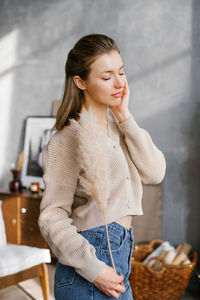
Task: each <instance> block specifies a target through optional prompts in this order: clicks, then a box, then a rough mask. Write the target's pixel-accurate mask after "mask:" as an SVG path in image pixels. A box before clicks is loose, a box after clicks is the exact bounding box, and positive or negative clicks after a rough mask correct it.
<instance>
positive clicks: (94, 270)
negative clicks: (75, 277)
mask: <svg viewBox="0 0 200 300" xmlns="http://www.w3.org/2000/svg"><path fill="white" fill-rule="evenodd" d="M84 261H85V265H84V267H82V268H81V269H80V268H75V270H76V272H77V273H78V274H79V275H81V276H82V277H84V278H85V279H87V280H88V281H89V282H93V281H94V280H95V278H96V277H97V275H98V274H99V272H100V271H101V270H102V269H103V268H104V267H105V265H106V263H105V262H104V261H101V260H99V259H98V258H97V259H96V260H95V261H94V259H92V260H91V258H90V259H88V260H86V257H85V258H84Z"/></svg>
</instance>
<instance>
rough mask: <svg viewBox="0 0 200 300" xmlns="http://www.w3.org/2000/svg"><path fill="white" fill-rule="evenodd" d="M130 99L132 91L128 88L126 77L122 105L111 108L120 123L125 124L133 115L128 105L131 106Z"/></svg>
mask: <svg viewBox="0 0 200 300" xmlns="http://www.w3.org/2000/svg"><path fill="white" fill-rule="evenodd" d="M129 97H130V90H129V87H128V81H127V78H126V75H125V85H124V89H123V91H122V96H121V103H120V104H119V105H117V106H109V108H110V109H111V110H112V112H113V113H114V115H115V116H116V118H117V119H118V121H119V122H123V121H125V120H126V119H128V118H129V116H130V115H131V113H130V111H129V109H128V104H129Z"/></svg>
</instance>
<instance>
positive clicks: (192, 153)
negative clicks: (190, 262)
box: [183, 0, 200, 295]
mask: <svg viewBox="0 0 200 300" xmlns="http://www.w3.org/2000/svg"><path fill="white" fill-rule="evenodd" d="M191 42H192V43H191V44H192V53H191V54H192V56H191V99H193V101H194V103H195V105H194V104H193V106H192V108H193V111H192V112H191V116H192V117H191V120H185V122H187V123H188V126H187V127H185V128H187V130H186V131H185V132H184V135H185V136H186V138H187V140H186V143H187V145H188V159H187V161H186V163H185V165H184V166H183V167H184V168H185V170H186V172H185V174H186V176H187V178H185V180H186V183H187V185H188V189H187V191H188V195H187V209H188V215H187V216H186V218H187V222H186V224H187V228H186V238H187V240H188V242H190V243H191V244H193V245H194V248H195V250H197V251H198V255H199V259H198V264H197V269H198V270H200V238H199V232H200V216H199V214H200V153H199V149H200V85H199V78H200V70H199V65H200V53H199V49H200V1H198V0H193V9H192V41H191ZM189 288H191V289H192V290H196V291H197V292H198V295H199V293H200V282H199V281H198V280H197V274H196V273H195V274H194V276H193V278H192V280H191V281H190V285H189Z"/></svg>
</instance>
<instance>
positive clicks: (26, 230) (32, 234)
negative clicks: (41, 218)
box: [21, 221, 47, 248]
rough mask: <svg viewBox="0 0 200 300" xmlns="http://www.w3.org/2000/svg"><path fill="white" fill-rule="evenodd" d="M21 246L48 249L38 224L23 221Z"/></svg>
mask: <svg viewBox="0 0 200 300" xmlns="http://www.w3.org/2000/svg"><path fill="white" fill-rule="evenodd" d="M21 244H22V245H29V246H34V247H39V248H47V243H46V242H45V240H44V239H43V237H42V235H41V233H40V229H39V226H38V225H37V223H32V222H24V221H21Z"/></svg>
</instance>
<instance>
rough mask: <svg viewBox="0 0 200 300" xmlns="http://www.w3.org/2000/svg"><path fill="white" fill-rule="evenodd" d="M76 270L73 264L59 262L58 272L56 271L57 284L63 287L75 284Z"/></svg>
mask: <svg viewBox="0 0 200 300" xmlns="http://www.w3.org/2000/svg"><path fill="white" fill-rule="evenodd" d="M75 275H76V271H75V269H74V268H73V267H71V266H66V265H63V264H61V263H59V262H57V265H56V272H55V278H54V279H55V286H56V287H61V286H66V285H70V284H73V282H74V278H75Z"/></svg>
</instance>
